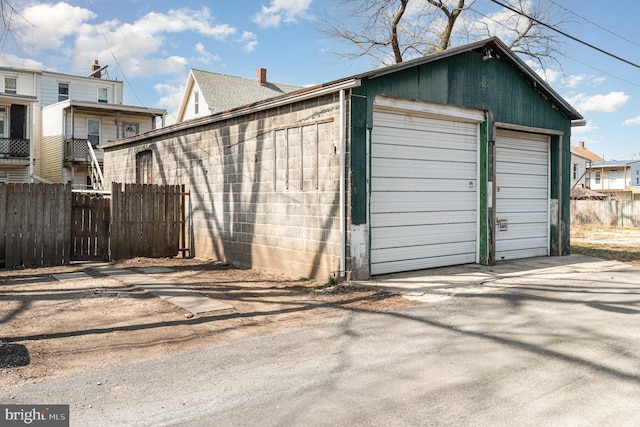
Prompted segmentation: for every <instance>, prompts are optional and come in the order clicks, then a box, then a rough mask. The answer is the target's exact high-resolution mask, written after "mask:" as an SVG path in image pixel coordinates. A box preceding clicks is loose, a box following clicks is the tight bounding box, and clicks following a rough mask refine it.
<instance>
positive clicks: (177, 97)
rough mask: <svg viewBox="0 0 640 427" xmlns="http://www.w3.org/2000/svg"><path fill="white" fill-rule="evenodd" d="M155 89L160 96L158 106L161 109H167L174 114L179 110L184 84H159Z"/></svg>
mask: <svg viewBox="0 0 640 427" xmlns="http://www.w3.org/2000/svg"><path fill="white" fill-rule="evenodd" d="M185 80H186V79H185ZM153 88H154V89H155V91H156V93H157V94H158V95H159V96H160V99H159V101H158V105H159V106H160V107H164V108H166V109H167V110H168V111H169V112H173V111H175V110H177V109H178V107H179V106H180V101H182V94H183V92H184V84H182V85H175V84H170V83H158V84H156V85H155V86H154V87H153Z"/></svg>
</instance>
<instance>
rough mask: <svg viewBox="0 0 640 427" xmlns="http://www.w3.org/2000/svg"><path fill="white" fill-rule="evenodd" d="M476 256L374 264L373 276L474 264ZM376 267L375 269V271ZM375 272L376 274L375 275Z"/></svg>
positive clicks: (443, 256)
mask: <svg viewBox="0 0 640 427" xmlns="http://www.w3.org/2000/svg"><path fill="white" fill-rule="evenodd" d="M474 259H475V255H474V254H453V255H441V256H437V257H430V258H417V259H409V260H403V261H395V262H379V263H375V264H372V267H371V268H372V274H389V273H396V272H398V271H411V270H423V269H427V268H436V267H443V266H447V265H460V264H470V263H473V262H474ZM374 266H375V269H374ZM373 271H375V273H373Z"/></svg>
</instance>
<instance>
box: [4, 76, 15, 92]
mask: <svg viewBox="0 0 640 427" xmlns="http://www.w3.org/2000/svg"><path fill="white" fill-rule="evenodd" d="M4 93H11V94H13V95H15V94H17V93H18V78H17V77H5V78H4Z"/></svg>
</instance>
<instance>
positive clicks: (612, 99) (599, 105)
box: [565, 92, 629, 114]
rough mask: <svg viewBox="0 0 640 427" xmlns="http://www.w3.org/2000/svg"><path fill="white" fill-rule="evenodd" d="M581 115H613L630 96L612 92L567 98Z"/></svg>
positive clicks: (581, 94) (582, 94)
mask: <svg viewBox="0 0 640 427" xmlns="http://www.w3.org/2000/svg"><path fill="white" fill-rule="evenodd" d="M565 98H566V100H567V101H569V103H570V104H571V105H573V106H574V107H575V108H576V109H577V110H578V111H579V112H580V113H582V114H585V113H612V112H614V111H616V110H618V109H619V108H620V107H622V106H623V105H624V104H625V103H626V102H627V101H628V100H629V95H627V94H626V93H624V92H610V93H608V94H604V95H603V94H598V95H587V94H584V93H580V94H577V95H575V96H571V97H565Z"/></svg>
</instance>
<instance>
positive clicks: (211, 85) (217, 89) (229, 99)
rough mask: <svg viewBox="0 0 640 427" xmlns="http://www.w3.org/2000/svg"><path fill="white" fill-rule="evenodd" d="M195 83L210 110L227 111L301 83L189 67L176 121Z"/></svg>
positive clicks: (267, 97)
mask: <svg viewBox="0 0 640 427" xmlns="http://www.w3.org/2000/svg"><path fill="white" fill-rule="evenodd" d="M195 84H197V87H198V88H199V90H200V92H201V94H202V97H203V98H204V100H205V102H206V103H207V105H208V106H209V114H216V113H220V112H223V111H228V110H231V109H233V108H237V107H240V106H243V105H247V104H251V103H254V102H256V101H262V100H265V99H269V98H274V97H276V96H279V95H283V94H286V93H290V92H295V91H297V90H299V89H301V88H302V87H301V86H294V85H287V84H281V83H273V82H267V83H265V84H260V83H259V82H258V80H257V79H248V78H244V77H238V76H230V75H228V74H220V73H213V72H210V71H204V70H198V69H195V68H192V69H191V72H190V73H189V77H188V79H187V85H186V88H185V91H184V94H183V97H182V101H181V102H180V107H179V108H178V121H182V119H183V118H184V112H185V108H186V104H187V100H188V99H189V95H190V94H191V92H192V91H193V87H194V85H195Z"/></svg>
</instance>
